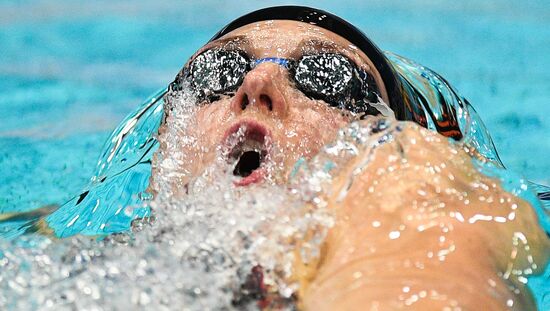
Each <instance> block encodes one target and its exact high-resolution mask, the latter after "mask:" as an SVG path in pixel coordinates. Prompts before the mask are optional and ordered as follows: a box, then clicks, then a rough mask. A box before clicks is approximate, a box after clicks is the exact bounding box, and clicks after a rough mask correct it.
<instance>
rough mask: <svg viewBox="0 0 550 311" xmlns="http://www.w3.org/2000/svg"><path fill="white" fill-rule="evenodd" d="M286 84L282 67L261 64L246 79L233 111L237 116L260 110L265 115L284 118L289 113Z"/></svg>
mask: <svg viewBox="0 0 550 311" xmlns="http://www.w3.org/2000/svg"><path fill="white" fill-rule="evenodd" d="M285 82H286V81H285V78H284V73H283V69H282V67H280V66H279V65H277V64H274V63H267V62H266V63H261V64H259V65H257V66H256V67H255V68H254V69H252V70H251V71H249V72H248V73H247V74H246V76H245V77H244V80H243V84H242V85H241V87H240V88H239V89H238V90H237V93H236V94H235V97H233V101H232V102H231V109H232V110H233V111H234V112H235V113H237V114H240V113H243V112H244V111H246V110H248V109H259V110H260V111H262V112H263V113H271V114H274V115H276V116H278V117H283V116H285V115H286V112H287V104H286V100H285V98H284V96H283V93H282V90H283V87H284V85H285Z"/></svg>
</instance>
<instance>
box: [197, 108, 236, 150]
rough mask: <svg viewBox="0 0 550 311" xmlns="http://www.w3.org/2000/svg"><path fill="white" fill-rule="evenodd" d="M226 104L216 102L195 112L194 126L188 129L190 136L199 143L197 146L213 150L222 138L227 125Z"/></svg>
mask: <svg viewBox="0 0 550 311" xmlns="http://www.w3.org/2000/svg"><path fill="white" fill-rule="evenodd" d="M226 106H227V103H224V102H217V103H214V104H209V105H205V106H203V107H201V108H199V110H198V111H197V115H196V118H195V124H193V126H191V127H190V129H189V130H190V131H191V133H190V134H191V135H192V136H193V137H196V138H197V140H198V141H199V142H200V143H199V146H202V147H206V148H213V147H215V146H217V145H219V143H220V141H221V140H222V138H223V134H224V133H223V129H224V128H226V127H227V126H226V124H227V123H228V110H227V109H225V107H226Z"/></svg>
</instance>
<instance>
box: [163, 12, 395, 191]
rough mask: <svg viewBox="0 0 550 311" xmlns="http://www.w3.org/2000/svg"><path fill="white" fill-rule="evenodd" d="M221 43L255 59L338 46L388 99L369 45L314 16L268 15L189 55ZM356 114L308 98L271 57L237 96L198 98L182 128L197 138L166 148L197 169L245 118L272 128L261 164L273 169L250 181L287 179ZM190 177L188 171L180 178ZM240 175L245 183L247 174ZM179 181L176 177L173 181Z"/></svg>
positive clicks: (249, 75)
mask: <svg viewBox="0 0 550 311" xmlns="http://www.w3.org/2000/svg"><path fill="white" fill-rule="evenodd" d="M215 48H225V49H235V48H239V49H240V50H244V51H245V52H246V53H247V54H248V55H249V56H250V57H251V58H253V59H261V58H265V57H281V58H291V59H298V58H300V56H302V55H304V54H311V53H312V52H314V51H324V52H337V53H340V54H343V55H345V56H347V57H348V58H349V59H351V60H352V61H354V62H355V64H356V65H358V66H360V67H361V68H363V69H364V70H366V71H368V72H370V73H371V74H372V76H374V78H375V80H376V81H377V83H378V87H379V89H380V92H381V97H382V98H383V99H385V100H387V95H386V92H385V90H384V86H383V83H382V81H381V78H380V75H379V73H378V72H377V71H376V69H375V68H374V66H373V65H372V63H371V61H370V59H369V58H368V57H366V56H365V55H364V53H362V52H361V51H359V50H357V49H356V48H355V47H354V46H353V45H351V43H350V42H348V41H347V40H345V39H343V38H341V37H339V36H337V35H336V34H334V33H332V32H330V31H327V30H324V29H320V28H317V27H313V26H311V25H309V24H304V23H299V22H294V21H270V22H261V23H257V24H252V25H247V26H244V27H242V28H239V29H237V30H235V31H233V32H231V33H229V34H227V35H226V36H224V37H222V38H220V39H219V40H217V41H214V42H212V43H209V44H208V45H206V46H205V47H203V48H201V49H200V50H199V51H197V53H196V54H195V55H194V56H193V57H191V59H190V62H191V61H192V60H193V59H194V58H195V57H196V55H199V54H200V53H202V52H204V51H206V50H208V49H215ZM188 63H189V62H188ZM171 118H174V116H171V115H170V114H169V115H168V117H167V123H168V124H169V123H170V121H171ZM352 119H354V117H353V116H350V115H349V114H348V113H347V112H346V111H343V110H340V109H337V108H333V107H330V106H329V105H327V103H325V102H323V101H321V100H314V99H311V98H308V97H307V96H305V95H304V94H303V93H302V92H300V91H299V90H297V89H296V88H295V87H294V85H293V82H292V81H291V79H290V77H289V74H288V70H287V69H285V68H283V67H281V66H280V65H277V64H274V63H270V62H265V63H262V64H259V65H258V66H256V67H255V68H254V69H253V70H251V71H249V72H248V73H247V74H246V76H245V78H244V81H243V83H242V85H241V86H240V87H239V88H238V90H237V91H236V94H234V96H222V98H220V99H219V100H217V101H214V102H212V103H203V104H202V105H199V107H198V108H197V109H196V111H195V112H194V117H193V118H192V120H191V121H190V122H191V124H189V126H188V127H187V128H186V129H183V130H184V131H185V133H181V135H182V136H186V137H189V138H190V139H191V140H193V144H188V145H181V146H179V147H178V148H176V147H174V148H173V149H170V148H167V147H166V146H164V151H165V152H166V153H167V154H168V157H170V154H174V153H177V152H182V151H183V152H185V153H186V154H188V155H189V156H188V157H187V161H183V162H184V163H181V166H180V169H181V171H185V172H187V173H186V175H187V176H189V177H194V176H198V175H200V174H201V173H202V172H203V171H204V169H205V168H206V167H207V166H208V165H210V164H212V163H213V162H214V161H215V158H216V156H217V155H219V154H220V152H223V150H220V149H224V148H226V149H230V148H231V147H232V146H231V143H228V142H227V136H228V134H231V132H232V131H234V129H235V128H239V126H241V125H242V126H245V125H246V124H253V125H254V126H256V127H258V128H259V129H261V130H262V131H263V132H266V133H267V135H266V141H267V144H268V146H266V149H269V151H268V155H267V157H266V161H265V163H263V165H264V166H267V167H270V168H271V169H264V171H263V172H262V174H261V175H262V176H260V178H256V179H255V180H252V182H245V183H244V184H250V183H254V182H262V181H263V180H264V179H268V180H270V181H272V182H275V183H285V182H286V180H287V178H288V174H289V173H290V171H291V169H292V167H293V165H294V164H295V163H296V161H297V160H298V159H299V158H301V157H305V158H309V157H311V156H312V155H314V154H316V153H317V152H318V150H319V149H320V148H321V147H322V146H323V145H325V144H327V143H328V142H330V141H332V140H333V139H334V137H335V134H336V132H337V131H338V129H340V128H341V127H342V126H344V125H346V124H348V123H349V122H350V121H351V120H352ZM165 131H166V125H164V126H163V127H161V129H160V133H161V135H162V133H163V132H165ZM161 143H162V140H161ZM189 179H190V178H182V180H180V181H179V183H180V185H181V183H185V182H186V181H187V180H189ZM245 181H248V180H245ZM237 183H241V184H242V181H240V180H238V181H237ZM176 187H178V185H174V188H176Z"/></svg>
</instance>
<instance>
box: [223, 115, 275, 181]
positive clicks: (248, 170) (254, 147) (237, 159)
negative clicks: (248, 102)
mask: <svg viewBox="0 0 550 311" xmlns="http://www.w3.org/2000/svg"><path fill="white" fill-rule="evenodd" d="M268 138H269V135H268V131H267V129H266V128H265V127H263V126H262V125H260V124H258V123H256V122H241V123H238V124H236V125H234V126H232V127H231V128H230V129H229V130H228V131H227V135H226V141H227V145H228V147H229V148H230V149H229V152H228V163H231V164H234V167H233V176H235V177H237V180H236V181H235V185H237V186H246V185H249V184H252V183H257V182H260V181H262V180H263V179H264V178H265V165H264V164H265V163H266V162H267V158H268V155H269V148H268V146H269V139H268Z"/></svg>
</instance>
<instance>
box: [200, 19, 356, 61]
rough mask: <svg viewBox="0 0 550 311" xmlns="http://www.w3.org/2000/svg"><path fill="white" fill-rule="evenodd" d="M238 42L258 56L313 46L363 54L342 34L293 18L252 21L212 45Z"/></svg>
mask: <svg viewBox="0 0 550 311" xmlns="http://www.w3.org/2000/svg"><path fill="white" fill-rule="evenodd" d="M226 44H229V45H238V46H239V47H241V48H245V49H247V50H248V52H251V54H255V56H258V57H273V56H277V57H291V56H296V55H293V54H296V53H297V51H296V49H300V50H301V51H300V52H308V51H307V50H308V49H311V50H316V51H319V50H327V51H335V50H336V51H339V52H341V53H343V54H346V55H347V56H348V57H351V58H354V59H355V58H360V55H359V53H358V49H357V48H356V47H355V46H354V45H353V44H351V43H350V42H349V41H348V40H346V39H344V38H342V37H340V36H339V35H337V34H335V33H333V32H331V31H329V30H326V29H323V28H320V27H317V26H315V25H311V24H308V23H302V22H297V21H289V20H269V21H261V22H257V23H252V24H249V25H246V26H243V27H241V28H238V29H235V30H234V31H232V32H230V33H228V34H226V35H225V36H223V37H222V38H220V39H218V40H216V41H214V42H212V43H210V44H208V45H207V46H206V48H208V47H210V46H219V45H226Z"/></svg>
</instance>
